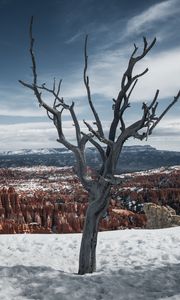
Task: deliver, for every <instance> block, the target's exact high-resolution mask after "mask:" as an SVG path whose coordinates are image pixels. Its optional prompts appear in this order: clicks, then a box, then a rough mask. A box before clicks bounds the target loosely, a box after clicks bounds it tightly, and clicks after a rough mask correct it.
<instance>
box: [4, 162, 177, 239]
mask: <svg viewBox="0 0 180 300" xmlns="http://www.w3.org/2000/svg"><path fill="white" fill-rule="evenodd" d="M89 172H90V173H91V172H92V170H91V168H89ZM119 176H120V177H122V178H123V177H126V180H125V181H124V183H123V184H121V185H117V186H114V187H113V188H112V191H111V195H110V197H111V200H110V205H109V208H108V210H107V212H106V214H105V215H104V216H103V218H102V220H101V223H100V231H105V230H116V229H125V228H145V227H146V222H147V219H146V215H145V213H144V210H143V205H144V203H147V202H152V203H154V204H157V205H164V206H166V205H169V206H170V207H172V208H173V209H174V210H175V211H176V214H177V215H179V214H180V189H179V187H180V167H179V166H176V167H168V168H160V169H154V170H150V171H141V172H133V173H126V174H122V175H119ZM87 197H88V195H87V192H86V191H85V190H84V189H83V187H82V185H81V184H80V182H79V180H78V177H77V176H76V175H75V173H74V170H73V168H72V167H52V166H51V167H49V166H34V167H15V168H1V169H0V233H1V234H13V233H78V232H82V230H83V225H84V219H85V213H86V209H87Z"/></svg>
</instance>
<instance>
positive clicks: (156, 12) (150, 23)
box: [126, 0, 180, 35]
mask: <svg viewBox="0 0 180 300" xmlns="http://www.w3.org/2000/svg"><path fill="white" fill-rule="evenodd" d="M178 3H179V1H178V0H168V1H164V2H161V3H158V4H155V5H153V6H151V7H149V8H148V9H147V10H145V11H143V12H142V13H140V14H139V15H136V16H134V17H133V18H131V19H130V20H129V21H128V23H127V28H126V30H127V35H130V34H133V33H137V32H138V33H140V32H144V31H146V30H149V29H151V28H153V27H155V25H156V24H157V22H161V21H163V22H164V21H166V19H167V18H169V17H171V16H173V15H175V14H178V13H179V12H180V7H179V5H178Z"/></svg>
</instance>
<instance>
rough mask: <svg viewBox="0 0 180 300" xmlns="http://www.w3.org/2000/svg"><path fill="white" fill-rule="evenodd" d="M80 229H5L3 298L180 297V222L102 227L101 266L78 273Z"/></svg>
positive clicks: (0, 253) (0, 254) (0, 242)
mask: <svg viewBox="0 0 180 300" xmlns="http://www.w3.org/2000/svg"><path fill="white" fill-rule="evenodd" d="M80 240H81V234H68V235H65V234H62V235H61V234H59V235H56V234H52V235H28V234H24V235H2V236H1V237H0V261H1V266H0V299H3V300H12V299H13V300H24V299H38V300H39V299H43V300H56V299H57V300H59V299H60V300H70V299H75V300H76V299H83V300H94V299H97V300H100V299H102V300H109V299H111V300H121V299H122V300H131V299H133V300H141V299H143V300H150V299H164V300H165V299H169V300H178V299H180V284H179V283H180V272H179V271H180V251H179V249H180V227H174V228H168V229H160V230H135V229H133V230H124V231H123V230H122V231H110V232H101V233H99V238H98V246H97V272H95V273H94V274H87V275H83V276H78V275H77V269H78V253H79V247H80Z"/></svg>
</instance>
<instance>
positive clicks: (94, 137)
mask: <svg viewBox="0 0 180 300" xmlns="http://www.w3.org/2000/svg"><path fill="white" fill-rule="evenodd" d="M32 25H33V18H32V19H31V23H30V56H31V60H32V73H33V82H32V83H26V82H24V81H21V80H20V83H21V84H22V85H23V86H25V87H27V88H29V89H31V90H32V91H33V92H34V94H35V97H36V99H37V101H38V102H39V105H40V106H41V107H43V108H44V109H45V110H46V111H47V114H48V116H49V118H50V119H51V120H52V121H53V123H54V125H55V127H56V129H57V133H58V139H57V141H58V142H59V143H61V144H62V145H64V146H65V147H66V148H67V149H69V150H71V151H72V152H73V153H74V155H75V158H76V162H77V164H76V173H77V175H78V177H79V179H80V181H81V183H82V185H83V187H84V188H85V189H86V190H87V191H88V193H89V205H88V208H87V212H86V218H85V224H84V230H83V235H82V241H81V249H80V256H79V274H85V273H92V272H93V271H95V269H96V244H97V235H98V225H99V221H100V219H101V217H102V216H103V214H104V213H105V212H106V210H107V208H108V205H109V196H110V190H111V187H112V185H114V184H118V183H120V182H118V180H117V177H116V176H115V172H116V165H117V161H118V158H119V155H120V153H121V150H122V147H123V145H124V143H125V142H126V141H127V139H128V138H130V137H134V138H135V139H139V140H144V139H146V138H147V137H148V136H149V135H151V134H152V132H153V129H154V128H155V127H156V126H157V124H158V123H159V122H160V121H161V119H162V118H163V117H164V115H165V114H166V113H167V112H168V110H169V109H170V108H171V107H172V106H173V105H174V104H175V103H176V102H177V100H178V99H179V97H180V91H179V92H178V94H177V95H176V96H175V97H174V98H173V100H172V101H171V102H170V104H169V105H168V106H167V107H166V109H165V110H164V111H163V112H162V113H161V114H160V115H159V116H156V111H157V106H158V102H157V98H158V95H159V90H157V91H156V93H155V96H154V99H153V100H152V101H151V102H150V104H146V103H143V104H142V116H141V118H140V119H139V120H137V121H136V122H134V123H133V124H131V125H129V126H127V124H126V122H125V120H124V113H125V111H126V110H127V109H128V107H129V106H130V96H131V94H132V92H133V90H134V88H135V86H136V84H137V82H138V80H139V79H140V77H142V76H143V75H144V74H145V73H147V72H148V69H145V70H144V71H143V72H142V73H140V74H136V75H133V70H134V66H135V65H136V64H137V63H138V62H139V61H141V60H142V59H143V58H144V57H145V56H146V55H147V53H148V52H149V51H150V50H151V48H152V47H153V46H154V44H155V42H156V39H154V40H153V41H152V42H151V43H150V44H149V43H148V42H147V40H146V38H145V37H144V38H143V49H142V51H141V53H140V54H139V55H138V54H137V52H138V47H137V46H136V45H135V44H134V50H133V51H132V54H131V56H130V59H129V62H128V67H127V69H126V71H125V73H124V75H123V77H122V80H121V87H120V90H119V93H118V95H117V98H116V99H113V110H114V112H113V118H112V122H111V126H110V129H109V134H108V136H105V134H104V130H103V125H102V121H101V120H100V118H99V115H98V113H97V111H96V109H95V106H94V104H93V101H92V96H91V90H90V82H89V77H88V75H87V67H88V55H87V39H88V37H87V36H86V39H85V45H84V74H83V77H84V85H85V88H86V91H87V100H88V105H89V108H90V110H91V111H92V113H93V116H94V122H93V123H92V124H90V123H88V122H86V121H84V124H85V125H86V127H87V129H88V133H85V132H83V131H82V130H81V128H80V123H79V120H78V118H77V116H76V113H75V111H74V102H72V104H71V105H69V104H67V103H66V102H65V101H64V99H63V97H61V96H60V91H61V83H62V80H60V81H59V82H58V84H56V81H55V79H54V83H53V87H52V88H48V87H47V86H46V84H45V83H43V84H39V82H38V77H37V68H36V59H35V55H34V38H33V35H32ZM44 93H48V94H50V95H51V96H52V98H53V102H52V105H49V104H47V103H46V102H45V101H44V98H43V96H44ZM110 105H111V104H110ZM64 111H68V112H69V114H70V116H71V118H72V121H73V124H74V128H75V132H76V141H77V144H72V143H71V142H70V141H68V139H67V137H66V136H65V135H64V132H63V122H62V115H63V112H64ZM87 143H91V144H92V145H93V146H94V147H95V148H96V149H97V151H98V153H99V154H100V156H101V160H102V164H101V168H100V170H99V171H96V178H94V177H93V178H92V177H91V176H90V175H89V174H88V171H87V164H86V155H85V147H86V145H87Z"/></svg>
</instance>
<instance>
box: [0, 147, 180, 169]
mask: <svg viewBox="0 0 180 300" xmlns="http://www.w3.org/2000/svg"><path fill="white" fill-rule="evenodd" d="M86 157H87V162H88V165H89V166H91V167H95V168H96V169H98V168H100V162H101V160H100V156H99V154H98V153H97V151H96V149H95V148H87V150H86ZM74 164H75V160H74V156H73V153H71V152H70V151H69V150H67V149H65V148H47V149H45V148H42V149H35V150H34V149H23V150H17V151H2V152H0V167H1V168H7V167H22V166H29V167H30V166H37V165H46V166H57V167H64V166H73V165H74ZM173 165H180V152H175V151H161V150H157V149H155V148H153V147H151V146H149V145H147V146H124V147H123V151H122V153H121V155H120V158H119V161H118V166H117V172H118V173H121V172H133V171H141V170H147V169H152V168H159V167H165V166H173Z"/></svg>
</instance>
